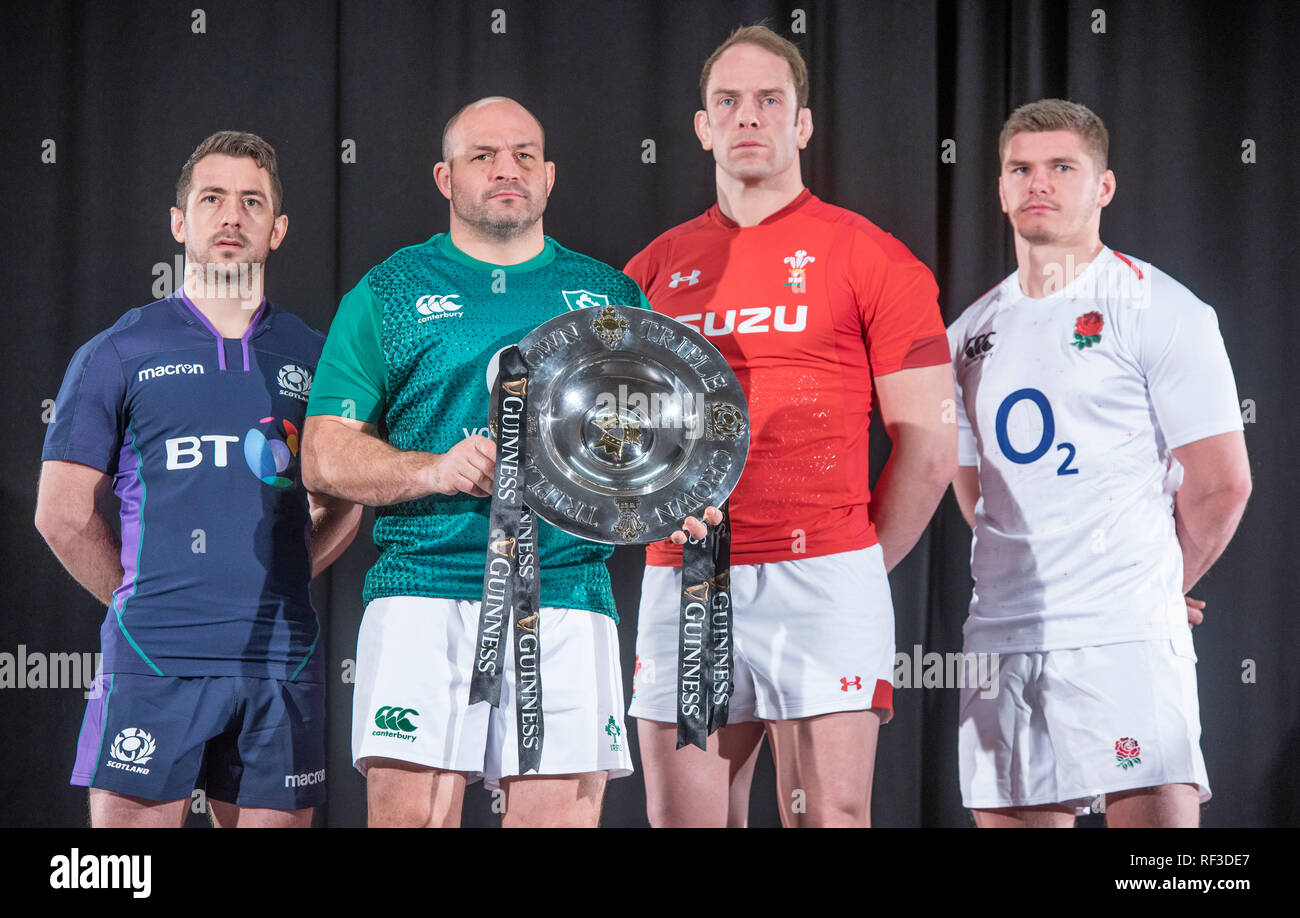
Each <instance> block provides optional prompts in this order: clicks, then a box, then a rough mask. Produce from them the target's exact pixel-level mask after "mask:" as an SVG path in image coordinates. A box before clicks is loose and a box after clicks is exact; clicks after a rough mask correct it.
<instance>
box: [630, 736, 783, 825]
mask: <svg viewBox="0 0 1300 918" xmlns="http://www.w3.org/2000/svg"><path fill="white" fill-rule="evenodd" d="M636 735H637V741H638V743H639V744H640V747H641V764H642V768H643V769H644V772H645V787H646V812H647V815H648V816H649V819H650V825H652V826H654V827H655V828H667V827H674V828H683V827H722V826H728V827H739V826H744V825H745V824H746V822H747V820H748V815H749V812H748V811H749V785H750V782H751V780H752V779H753V774H754V762H755V760H756V759H757V757H758V746H759V743H761V742H762V740H763V725H762V724H761V723H759V722H757V721H753V722H749V723H739V724H730V725H728V726H726V727H723V728H722V729H721V730H719V731H717V732H716V733H714V734H713V735H712V736H710V737H709V738H708V742H707V748H705V749H700V748H699V747H697V746H689V745H688V746H683V747H682V748H681V749H678V748H677V725H676V724H671V723H662V722H660V721H654V720H646V719H644V718H639V719H638V720H637V722H636Z"/></svg>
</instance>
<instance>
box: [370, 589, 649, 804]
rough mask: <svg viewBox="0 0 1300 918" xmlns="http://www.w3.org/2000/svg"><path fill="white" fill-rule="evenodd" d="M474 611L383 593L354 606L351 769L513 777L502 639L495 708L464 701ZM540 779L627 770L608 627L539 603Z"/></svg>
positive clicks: (514, 753) (511, 708) (511, 705)
mask: <svg viewBox="0 0 1300 918" xmlns="http://www.w3.org/2000/svg"><path fill="white" fill-rule="evenodd" d="M478 618H479V603H477V602H468V601H463V600H454V599H429V598H426V597H421V596H390V597H383V598H379V599H375V600H373V601H372V602H371V603H370V604H369V605H368V606H366V612H365V617H364V618H363V619H362V621H361V632H360V634H359V636H358V638H357V668H356V684H355V686H354V688H353V696H352V760H353V764H354V765H355V766H356V767H357V769H358V770H359V771H361V773H362V774H364V773H365V771H366V767H367V759H369V758H370V757H372V756H374V757H382V758H389V759H400V760H401V761H404V762H412V763H414V764H417V765H426V766H428V767H430V768H439V769H445V770H448V771H463V772H467V773H468V774H469V779H470V781H471V782H472V781H475V780H478V779H479V778H482V779H483V780H484V783H485V784H486V786H488V787H491V788H496V787H498V786H500V780H501V778H503V777H511V776H514V775H518V774H519V751H518V747H517V745H516V744H517V739H516V722H515V681H514V673H515V667H514V642H513V639H511V640H506V641H503V644H504V645H505V646H506V661H505V673H504V678H503V680H502V689H501V706H500V707H499V708H493V707H491V706H490V705H488V703H487V702H479V703H477V704H474V705H472V706H471V705H470V704H469V684H470V678H471V676H472V673H473V666H474V661H475V659H476V646H475V642H476V637H477V634H478ZM538 639H539V642H540V643H541V651H542V654H541V656H542V658H541V682H542V716H543V722H544V726H545V736H544V740H543V744H542V758H541V768H540V769H539V773H540V774H548V775H561V774H583V773H587V772H596V771H604V772H608V774H609V777H610V778H622V777H625V776H627V775H630V774H631V773H632V758H631V756H630V755H629V753H628V744H627V732H626V728H625V726H624V723H623V678H622V674H621V671H620V667H619V655H618V629H617V628H616V627H615V625H614V621H613V620H612V619H611V618H609V616H606V615H599V614H597V613H595V612H589V611H586V610H583V609H556V608H550V607H546V606H543V607H542V609H541V619H540V624H539V628H538Z"/></svg>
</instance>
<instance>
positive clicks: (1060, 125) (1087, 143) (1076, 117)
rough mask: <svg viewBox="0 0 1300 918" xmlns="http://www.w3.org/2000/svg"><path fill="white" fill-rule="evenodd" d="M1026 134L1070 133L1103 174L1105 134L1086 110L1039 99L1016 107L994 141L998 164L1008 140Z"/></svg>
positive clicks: (1107, 148)
mask: <svg viewBox="0 0 1300 918" xmlns="http://www.w3.org/2000/svg"><path fill="white" fill-rule="evenodd" d="M1026 131H1028V132H1030V133H1039V132H1042V131H1073V132H1074V133H1075V134H1078V135H1079V138H1080V139H1081V140H1082V141H1083V146H1084V149H1086V150H1087V151H1088V155H1089V156H1091V157H1092V159H1093V162H1095V163H1096V164H1097V171H1098V172H1105V171H1106V160H1107V156H1108V155H1109V153H1110V136H1109V135H1108V134H1107V133H1106V125H1104V124H1102V122H1101V119H1100V118H1098V117H1097V114H1096V113H1095V112H1094V111H1093V110H1092V109H1090V108H1088V106H1086V105H1080V104H1079V103H1078V102H1068V101H1066V100H1065V99H1039V100H1038V101H1037V102H1030V103H1029V104H1028V105H1022V106H1020V107H1019V108H1018V109H1016V110H1015V111H1014V112H1012V113H1011V117H1010V118H1008V119H1007V123H1006V124H1004V125H1003V126H1002V134H1001V135H1000V136H999V137H998V162H1002V159H1003V157H1004V156H1005V155H1006V152H1007V144H1008V143H1010V142H1011V138H1012V137H1015V136H1016V135H1017V134H1023V133H1025V132H1026Z"/></svg>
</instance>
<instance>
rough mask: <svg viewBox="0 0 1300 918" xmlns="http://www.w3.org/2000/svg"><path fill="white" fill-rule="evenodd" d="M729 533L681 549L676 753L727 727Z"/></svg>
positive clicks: (717, 530) (726, 526) (716, 530)
mask: <svg viewBox="0 0 1300 918" xmlns="http://www.w3.org/2000/svg"><path fill="white" fill-rule="evenodd" d="M730 565H731V528H730V520H729V519H728V517H727V513H726V509H725V507H724V508H723V518H722V523H721V524H720V525H718V526H715V527H711V528H710V530H709V533H708V534H707V535H706V536H705V537H704V539H703V540H702V541H697V540H695V539H690V540H688V541H687V543H686V544H685V545H683V546H682V602H681V615H680V617H679V619H678V626H677V748H678V749H681V748H682V747H683V746H686V745H693V746H698V747H699V748H700V749H704V748H706V746H707V743H708V737H709V734H711V733H713V732H714V731H716V730H718V729H720V728H721V727H725V726H726V725H727V710H728V707H729V705H730V703H731V689H732V678H731V632H732V629H731V568H730Z"/></svg>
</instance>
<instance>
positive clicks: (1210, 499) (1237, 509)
mask: <svg viewBox="0 0 1300 918" xmlns="http://www.w3.org/2000/svg"><path fill="white" fill-rule="evenodd" d="M1245 509H1246V498H1245V497H1244V496H1243V495H1242V493H1241V491H1240V490H1239V489H1235V488H1224V489H1221V490H1217V491H1210V492H1208V493H1206V494H1203V495H1197V496H1192V495H1186V494H1184V493H1183V492H1182V491H1179V492H1178V497H1177V499H1176V501H1175V504H1174V525H1175V527H1176V529H1177V532H1178V544H1179V546H1180V547H1181V548H1182V552H1183V592H1184V593H1186V592H1187V591H1188V590H1190V589H1191V588H1192V587H1193V586H1194V585H1195V584H1196V581H1198V580H1200V579H1201V577H1203V576H1204V575H1205V572H1206V571H1208V570H1209V569H1210V566H1211V565H1212V564H1214V562H1215V561H1217V560H1219V555H1221V554H1223V550H1224V549H1225V548H1227V547H1228V542H1229V541H1231V540H1232V536H1233V534H1234V533H1235V532H1236V531H1237V524H1238V523H1240V522H1241V514H1242V513H1243V512H1244V511H1245Z"/></svg>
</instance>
